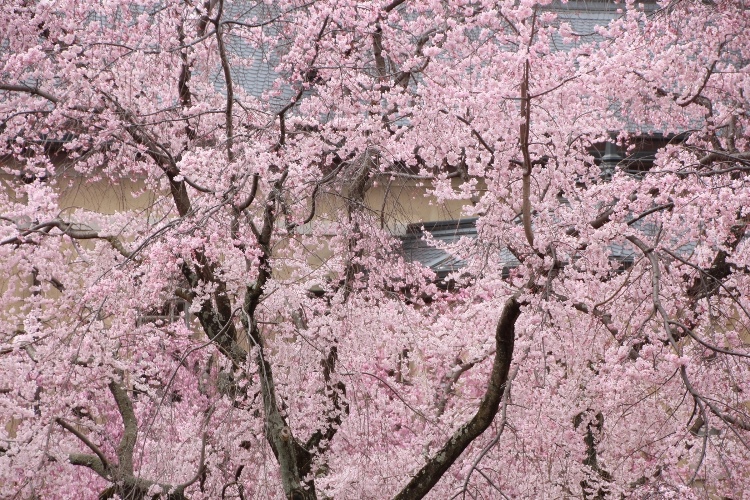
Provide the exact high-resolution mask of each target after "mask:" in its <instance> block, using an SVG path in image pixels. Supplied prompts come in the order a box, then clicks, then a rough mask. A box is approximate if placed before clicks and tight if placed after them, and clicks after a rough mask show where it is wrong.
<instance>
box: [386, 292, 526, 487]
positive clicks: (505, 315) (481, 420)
mask: <svg viewBox="0 0 750 500" xmlns="http://www.w3.org/2000/svg"><path fill="white" fill-rule="evenodd" d="M520 314H521V305H520V304H519V302H518V301H517V300H516V298H515V297H512V298H510V299H508V301H507V302H506V303H505V307H504V309H503V312H502V315H501V316H500V320H499V321H498V324H497V330H496V331H495V357H494V361H493V364H492V373H491V374H490V380H489V383H488V386H487V390H486V392H485V394H484V397H483V398H482V401H481V403H480V404H479V408H478V409H477V412H476V414H475V415H474V417H473V418H472V419H471V420H470V421H469V422H467V423H466V424H464V425H462V426H461V427H460V428H459V429H458V430H457V431H456V432H455V433H454V434H453V435H452V436H451V437H450V438H449V439H448V441H447V442H446V443H445V445H443V447H442V448H441V449H440V451H438V452H437V453H436V454H435V455H434V456H433V457H432V458H431V459H429V460H428V461H427V463H426V464H425V465H424V466H423V467H422V468H421V469H420V470H419V472H417V474H416V475H415V476H414V477H413V478H412V480H411V481H409V484H407V485H406V486H405V487H404V489H402V490H401V491H400V492H399V493H398V494H397V495H396V496H395V497H394V500H407V499H408V500H412V499H419V498H423V497H424V496H425V495H426V494H427V493H429V491H430V490H431V489H432V488H433V487H434V486H435V485H436V484H437V482H438V481H439V480H440V478H441V477H443V474H445V472H446V471H447V470H448V469H449V468H450V466H451V465H453V463H454V462H455V461H456V460H457V459H458V457H459V456H461V454H462V453H463V451H464V450H465V449H466V448H467V447H468V446H469V445H470V444H471V443H472V442H473V441H474V440H475V439H476V438H477V437H479V436H480V435H481V434H482V433H483V432H484V431H485V430H486V429H487V428H488V427H489V426H490V424H491V423H492V420H493V419H494V418H495V415H496V414H497V411H498V408H499V406H500V401H501V400H502V397H503V391H504V389H505V383H506V381H507V380H508V372H509V370H510V364H511V361H512V359H513V346H514V343H515V334H516V329H515V325H516V320H517V319H518V316H519V315H520Z"/></svg>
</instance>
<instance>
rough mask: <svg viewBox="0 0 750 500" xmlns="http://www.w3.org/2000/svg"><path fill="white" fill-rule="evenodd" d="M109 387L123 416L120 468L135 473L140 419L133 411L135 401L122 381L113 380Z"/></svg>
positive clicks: (119, 454)
mask: <svg viewBox="0 0 750 500" xmlns="http://www.w3.org/2000/svg"><path fill="white" fill-rule="evenodd" d="M108 387H109V391H110V392H111V393H112V396H114V398H115V403H117V410H118V411H119V412H120V417H121V418H122V427H123V432H122V438H121V439H120V444H118V445H117V459H118V460H119V462H120V463H119V466H120V467H119V469H120V472H121V473H123V474H129V475H133V450H134V449H135V443H136V440H137V439H138V420H137V419H136V417H135V411H133V401H132V400H131V399H130V396H128V393H127V392H126V390H125V388H124V387H123V386H122V384H121V383H120V382H115V381H114V380H112V381H111V382H110V383H109V386H108Z"/></svg>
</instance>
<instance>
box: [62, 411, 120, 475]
mask: <svg viewBox="0 0 750 500" xmlns="http://www.w3.org/2000/svg"><path fill="white" fill-rule="evenodd" d="M55 422H57V424H58V425H59V426H60V427H62V428H63V429H65V430H66V431H68V432H70V433H71V434H73V435H74V436H75V437H77V438H78V439H79V440H80V441H81V442H82V443H83V444H85V445H86V446H87V447H88V448H89V449H90V450H91V451H93V452H94V454H96V457H97V459H98V461H99V465H101V471H102V472H103V474H100V475H101V476H102V477H105V478H107V477H110V475H111V473H112V472H111V471H112V464H111V463H110V462H109V461H108V460H107V457H106V456H104V452H103V451H102V450H101V449H99V447H98V446H97V445H95V444H94V443H92V442H91V441H90V440H89V438H87V437H86V436H84V435H83V433H81V432H80V431H79V430H78V429H76V428H75V427H73V426H72V425H70V424H69V423H68V422H66V421H65V420H63V419H62V418H56V419H55ZM86 456H89V455H71V463H73V462H72V457H76V458H77V459H80V460H84V461H86V462H87V463H85V464H80V465H86V466H87V467H90V465H89V463H91V464H93V465H96V464H95V462H91V461H90V460H85V459H84V458H83V457H86ZM91 458H93V457H91ZM75 465H79V464H75ZM91 468H92V469H93V467H91Z"/></svg>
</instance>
